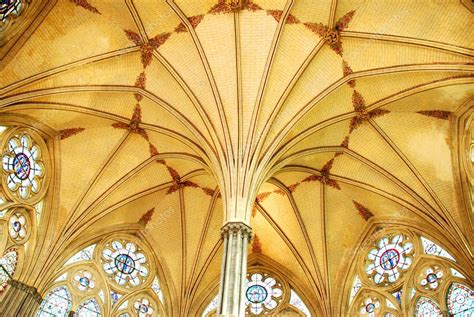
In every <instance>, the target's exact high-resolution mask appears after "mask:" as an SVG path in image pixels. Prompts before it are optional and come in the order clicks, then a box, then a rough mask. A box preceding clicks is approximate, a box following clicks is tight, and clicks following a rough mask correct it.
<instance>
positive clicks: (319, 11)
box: [291, 0, 331, 25]
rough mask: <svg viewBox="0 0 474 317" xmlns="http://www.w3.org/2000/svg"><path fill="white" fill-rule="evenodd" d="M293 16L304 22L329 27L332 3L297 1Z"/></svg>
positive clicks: (314, 0) (307, 0)
mask: <svg viewBox="0 0 474 317" xmlns="http://www.w3.org/2000/svg"><path fill="white" fill-rule="evenodd" d="M291 14H293V15H294V16H295V17H297V18H298V19H299V20H300V21H302V22H312V23H322V24H324V25H327V24H328V22H329V19H330V17H331V3H330V2H327V1H318V0H301V1H295V3H294V4H293V8H292V9H291Z"/></svg>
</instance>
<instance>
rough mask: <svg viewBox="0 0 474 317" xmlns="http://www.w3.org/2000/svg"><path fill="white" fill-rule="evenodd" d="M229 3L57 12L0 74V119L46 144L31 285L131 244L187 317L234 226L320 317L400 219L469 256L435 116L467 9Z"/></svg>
mask: <svg viewBox="0 0 474 317" xmlns="http://www.w3.org/2000/svg"><path fill="white" fill-rule="evenodd" d="M241 6H242V7H241V8H235V7H234V6H232V5H230V4H229V3H228V2H225V1H221V0H205V1H189V0H175V1H171V0H167V1H165V0H153V1H151V0H124V1H116V0H100V1H99V0H88V1H66V0H59V1H57V2H56V3H55V5H54V7H53V8H52V9H51V11H50V12H49V13H48V14H47V16H45V17H44V19H43V20H42V22H41V24H40V25H39V26H38V27H37V28H36V29H34V30H30V32H27V39H26V41H24V43H23V44H22V45H21V47H20V48H18V49H17V50H16V54H15V56H14V57H13V58H10V59H9V60H8V62H5V63H4V62H3V61H2V69H1V74H0V82H1V87H2V88H1V89H0V95H1V96H2V99H1V100H0V106H1V108H0V109H1V112H2V114H3V115H6V114H15V115H21V116H25V117H29V118H31V119H33V120H37V121H39V122H42V123H43V124H45V125H47V126H49V127H51V128H53V129H54V130H55V131H57V135H58V140H59V142H58V144H59V147H58V148H57V149H55V150H56V155H57V158H58V163H57V171H58V172H57V173H56V174H57V175H56V179H55V181H56V182H57V184H58V186H57V190H58V202H57V213H56V214H55V217H57V220H56V224H55V228H54V229H53V231H52V232H55V235H51V236H50V237H48V238H47V239H49V243H50V244H51V246H50V248H49V249H48V251H47V253H48V254H51V259H50V260H49V261H47V263H46V266H45V267H44V268H43V269H42V270H41V271H43V272H46V271H48V270H53V269H54V268H55V267H57V266H60V265H61V263H62V262H63V261H64V259H66V258H68V256H70V254H71V252H72V250H77V249H79V248H80V247H84V246H85V243H86V242H87V241H89V240H90V239H91V237H95V236H98V235H100V234H103V233H105V232H109V233H110V232H113V231H124V232H128V231H130V232H131V231H134V230H139V231H140V232H141V234H142V236H143V238H144V239H146V240H148V241H149V243H150V245H152V246H153V247H154V250H153V251H154V257H155V258H156V260H157V261H158V262H159V265H160V267H161V270H162V271H163V275H164V280H163V281H162V283H164V284H166V288H167V289H168V292H169V294H170V299H169V301H170V303H172V305H173V307H172V308H171V309H172V310H173V311H175V312H177V311H180V312H184V315H185V316H187V315H188V314H189V315H191V314H192V313H195V312H196V311H197V310H198V309H200V308H201V307H202V305H206V303H207V302H208V301H209V299H210V298H212V297H214V296H215V293H217V287H218V278H219V272H220V261H221V256H222V246H221V244H222V242H221V240H220V233H219V228H220V227H221V225H222V223H223V222H224V221H225V220H228V221H231V220H238V219H241V220H245V221H247V222H248V223H249V224H250V225H251V226H252V228H253V232H254V234H255V235H257V236H258V241H259V243H260V245H259V246H257V247H256V248H254V251H253V252H260V253H261V254H262V255H264V256H265V257H267V258H269V259H271V260H272V261H275V262H277V263H279V265H281V266H282V267H284V268H286V269H287V270H289V271H290V272H291V278H292V279H293V280H294V281H296V282H295V283H297V285H299V287H298V290H299V291H300V292H301V293H302V294H303V295H304V297H305V298H307V299H308V302H309V303H310V304H311V305H314V306H313V307H312V309H313V310H314V311H316V312H322V313H325V314H327V313H328V312H330V311H337V308H336V307H338V306H339V305H340V301H341V300H342V297H343V296H344V294H342V291H341V284H342V283H343V282H344V280H345V278H346V275H347V271H348V268H349V265H350V262H351V259H352V257H353V250H356V247H357V245H359V244H360V241H362V240H363V239H364V237H365V235H364V234H365V232H366V231H367V230H368V229H369V228H371V227H373V226H376V225H377V224H383V223H385V224H387V223H392V224H405V225H406V224H407V223H409V224H410V226H412V227H416V228H422V229H423V230H425V231H430V232H431V233H432V234H438V235H440V236H442V237H445V239H446V241H445V243H446V244H447V245H448V246H450V247H451V248H453V249H454V250H457V253H456V256H457V257H458V258H459V259H469V257H472V253H471V250H472V249H471V248H470V245H472V244H471V243H472V241H473V236H472V222H471V221H472V212H471V210H468V209H469V208H467V207H466V204H463V203H461V202H462V201H463V200H462V199H463V198H462V197H461V198H460V196H462V195H460V194H459V190H458V187H459V186H458V183H457V177H458V176H457V175H456V172H455V169H453V166H454V165H455V164H456V162H455V156H453V154H452V152H453V144H452V142H451V141H450V140H451V139H452V133H453V131H452V124H453V119H452V117H453V116H454V115H458V114H461V113H464V112H466V111H472V104H470V105H469V102H470V99H472V96H473V92H474V85H473V82H474V78H473V74H474V65H473V53H474V51H473V49H474V45H473V44H474V43H473V37H472V28H473V15H472V12H471V11H470V10H471V9H472V8H470V7H469V4H466V3H465V2H463V1H459V0H444V1H431V0H422V1H410V2H407V1H375V0H374V1H369V0H332V1H331V0H327V1H316V0H312V1H311V0H253V1H244V2H243V3H242V4H241ZM150 210H154V212H151V214H152V216H151V220H150V219H149V217H145V220H146V221H144V220H143V219H144V218H143V217H144V215H146V214H147V212H148V211H150ZM148 215H150V213H148ZM140 219H141V221H140ZM448 241H449V242H448ZM45 252H46V251H45ZM251 252H252V251H251ZM461 261H462V260H461ZM39 271H40V270H38V274H37V276H39ZM33 275H34V274H33ZM37 276H36V277H37ZM36 277H35V276H32V277H31V278H32V279H35V278H36ZM43 283H46V279H45V280H44V281H43ZM209 289H212V290H214V291H213V292H212V293H213V294H210V293H209ZM184 315H183V316H184Z"/></svg>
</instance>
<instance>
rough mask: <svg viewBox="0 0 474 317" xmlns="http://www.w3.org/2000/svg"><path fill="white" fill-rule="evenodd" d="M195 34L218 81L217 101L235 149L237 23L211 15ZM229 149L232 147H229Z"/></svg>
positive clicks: (225, 129) (236, 121)
mask: <svg viewBox="0 0 474 317" xmlns="http://www.w3.org/2000/svg"><path fill="white" fill-rule="evenodd" d="M196 33H197V35H198V37H199V41H200V44H201V45H202V49H203V50H204V54H205V57H204V58H205V59H206V61H205V62H203V63H209V67H210V69H209V70H208V75H209V77H210V78H211V79H210V80H212V81H215V84H216V88H217V91H218V92H217V93H218V96H216V98H217V101H218V105H219V107H222V110H223V113H222V114H220V116H221V120H222V121H223V122H222V125H223V126H224V128H223V129H224V131H227V129H228V132H229V133H230V137H231V140H232V142H233V144H232V148H233V149H234V150H235V147H236V146H237V144H236V140H237V132H238V130H239V129H238V121H239V120H238V111H237V100H238V98H237V89H236V87H237V68H236V43H235V41H236V38H235V36H236V35H235V24H234V20H233V19H232V18H230V16H229V15H227V14H226V15H222V14H219V15H208V16H206V18H205V19H204V20H203V21H202V22H201V23H200V24H199V26H198V27H197V28H196ZM220 104H221V105H220ZM222 110H221V111H222ZM224 116H225V117H224ZM216 125H217V124H216ZM217 126H218V127H220V125H217ZM226 147H228V148H230V144H227V146H226Z"/></svg>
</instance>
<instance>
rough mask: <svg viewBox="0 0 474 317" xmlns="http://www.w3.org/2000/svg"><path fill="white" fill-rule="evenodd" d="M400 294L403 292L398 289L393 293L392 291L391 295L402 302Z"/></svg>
mask: <svg viewBox="0 0 474 317" xmlns="http://www.w3.org/2000/svg"><path fill="white" fill-rule="evenodd" d="M402 294H403V291H402V290H399V291H396V292H395V293H392V295H393V296H394V297H395V298H396V299H397V301H398V302H399V303H400V304H401V303H402Z"/></svg>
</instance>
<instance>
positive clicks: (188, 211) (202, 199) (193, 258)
mask: <svg viewBox="0 0 474 317" xmlns="http://www.w3.org/2000/svg"><path fill="white" fill-rule="evenodd" d="M190 181H193V182H196V183H199V177H193V178H191V179H190ZM211 199H212V197H210V196H209V195H206V194H205V193H204V192H203V191H201V190H199V189H197V188H189V187H185V188H184V189H183V200H184V201H183V203H184V204H183V213H182V221H183V223H184V226H183V227H184V228H185V230H186V232H185V243H186V254H185V258H184V259H183V260H184V261H185V267H186V279H187V280H189V278H190V275H191V273H192V270H193V269H197V268H196V262H197V260H198V259H197V257H198V252H201V248H202V246H203V244H205V243H206V239H205V237H203V236H202V234H203V232H204V228H206V227H207V224H208V223H207V222H206V221H207V219H208V214H209V211H210V208H212V205H211V204H210V203H211Z"/></svg>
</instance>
